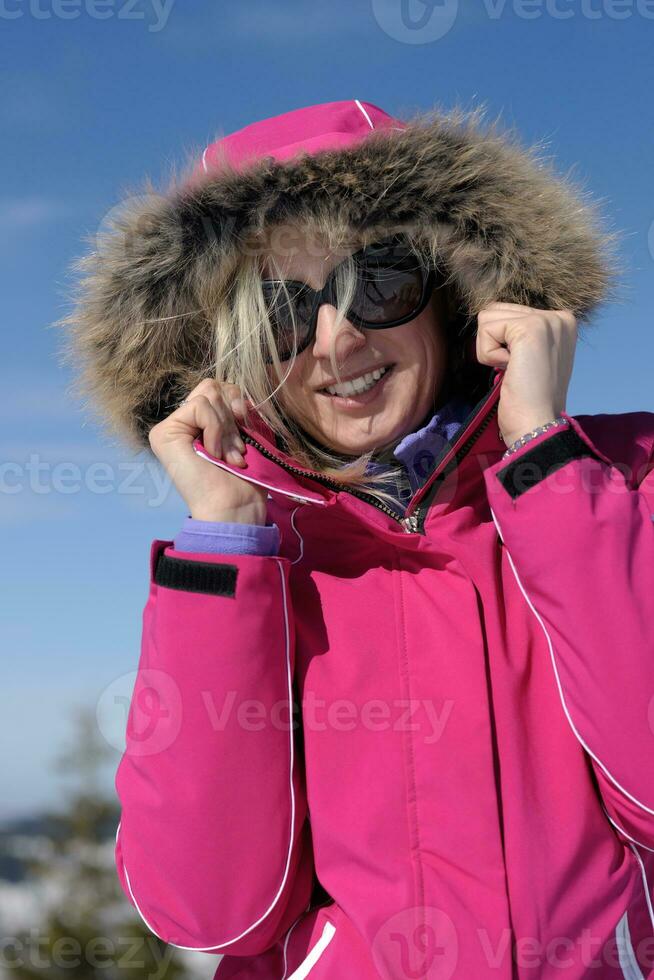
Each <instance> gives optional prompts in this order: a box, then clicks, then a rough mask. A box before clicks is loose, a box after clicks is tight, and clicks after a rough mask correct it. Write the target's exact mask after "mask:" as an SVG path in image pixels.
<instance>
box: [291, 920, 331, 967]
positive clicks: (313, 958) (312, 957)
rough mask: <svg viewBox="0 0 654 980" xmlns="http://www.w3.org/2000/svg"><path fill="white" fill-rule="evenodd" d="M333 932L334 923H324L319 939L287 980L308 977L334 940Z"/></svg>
mask: <svg viewBox="0 0 654 980" xmlns="http://www.w3.org/2000/svg"><path fill="white" fill-rule="evenodd" d="M335 932H336V926H335V925H334V923H333V922H325V927H324V929H323V931H322V934H321V936H320V939H319V940H318V942H317V943H315V945H313V946H312V947H311V950H310V952H309V955H308V956H307V957H306V958H305V959H303V960H302V962H301V963H300V965H299V966H298V968H297V970H294V971H293V973H291V975H290V977H289V978H288V980H304V977H306V976H308V974H309V973H310V972H311V970H313V968H314V966H315V965H316V963H317V962H318V960H319V959H320V957H321V956H322V954H323V953H324V952H325V950H326V949H327V947H328V946H329V944H330V942H331V941H332V939H333V938H334V933H335Z"/></svg>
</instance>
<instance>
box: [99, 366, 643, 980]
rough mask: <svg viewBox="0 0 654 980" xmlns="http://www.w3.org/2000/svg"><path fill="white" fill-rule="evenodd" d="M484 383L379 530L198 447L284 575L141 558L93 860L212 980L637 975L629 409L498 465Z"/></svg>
mask: <svg viewBox="0 0 654 980" xmlns="http://www.w3.org/2000/svg"><path fill="white" fill-rule="evenodd" d="M501 381H502V372H501V371H497V372H495V373H494V375H493V383H492V385H491V386H490V389H489V390H488V392H487V394H486V395H485V396H484V397H483V398H482V399H481V401H480V402H479V403H478V404H477V405H476V406H475V409H474V410H473V412H472V413H471V414H470V416H469V417H468V419H467V421H466V422H465V423H464V425H463V427H462V428H461V430H460V431H459V433H458V434H457V436H456V438H455V440H454V442H453V443H452V445H451V446H448V447H446V450H445V452H444V455H443V456H442V457H441V459H440V460H439V461H438V463H437V465H436V467H435V469H434V471H433V473H432V474H431V477H430V478H429V479H428V480H427V482H426V484H425V485H424V486H423V487H421V488H420V490H419V491H417V492H416V493H415V495H414V497H413V499H412V500H411V503H410V505H409V506H408V508H407V511H406V516H405V518H404V519H401V518H399V517H398V516H397V515H395V514H393V513H392V512H391V511H390V510H388V512H387V511H386V510H385V509H384V508H383V507H381V506H379V505H378V504H376V503H375V502H374V501H373V500H372V499H371V498H369V497H367V496H366V494H365V493H352V492H349V491H343V490H339V489H338V485H333V484H331V483H330V481H327V480H325V479H324V478H321V477H320V476H319V475H317V474H311V473H308V472H307V471H303V470H301V469H300V468H299V467H297V466H296V465H295V464H294V463H293V461H292V460H290V459H289V458H288V457H285V456H284V455H283V454H282V453H281V452H280V450H279V449H277V448H276V445H275V440H274V437H273V435H272V433H271V432H270V430H269V429H268V428H267V426H266V425H265V423H263V421H262V420H261V419H260V418H259V417H258V416H256V415H253V416H252V417H251V418H252V419H253V421H251V422H250V423H249V425H248V427H247V428H242V430H241V431H242V434H243V435H244V438H245V439H246V441H247V443H248V448H247V454H246V461H247V468H245V469H240V468H239V467H233V466H230V465H229V464H226V463H224V462H222V461H219V460H215V459H213V457H211V456H209V454H208V453H206V451H205V450H204V449H203V447H202V445H201V443H200V442H199V441H197V442H196V445H195V448H196V450H197V451H198V452H199V453H202V454H203V455H205V456H206V458H208V459H210V460H212V461H213V462H215V464H216V465H218V466H222V467H223V468H225V469H228V470H231V471H232V472H233V473H235V474H236V475H238V476H239V477H241V478H242V479H245V480H253V481H256V482H258V483H259V484H262V485H264V486H266V487H267V488H268V491H269V515H270V519H271V520H273V521H275V523H277V524H278V526H279V528H280V531H281V537H282V544H281V552H280V555H279V556H278V557H277V556H274V557H272V556H271V557H268V556H266V557H262V556H249V555H233V554H230V555H228V556H226V555H225V556H222V555H200V556H198V555H197V554H193V555H191V554H189V553H183V552H177V551H175V550H174V549H173V548H172V545H171V542H170V541H164V540H157V541H154V542H153V544H152V548H151V560H150V573H151V584H150V593H149V597H148V600H147V603H146V606H145V610H144V615H143V645H142V651H141V656H140V662H139V668H138V676H137V680H136V684H135V688H134V692H133V697H132V702H131V708H130V714H129V721H128V730H127V749H126V751H125V754H124V756H123V758H122V760H121V762H120V765H119V768H118V772H117V777H116V787H117V791H118V794H119V797H120V801H121V804H122V818H121V824H120V827H119V830H118V834H117V842H116V859H117V867H118V871H119V875H120V879H121V882H122V885H123V888H124V890H125V892H126V894H127V896H128V898H129V899H130V901H131V902H132V903H133V904H134V906H135V907H136V908H137V909H138V911H139V912H140V914H141V916H142V917H143V920H144V921H145V923H146V924H147V926H148V927H149V928H150V929H151V930H152V932H154V933H155V934H156V935H158V936H160V937H161V938H162V939H164V940H165V941H166V942H168V943H171V944H173V945H175V946H178V947H181V948H186V949H196V950H204V951H206V952H208V953H213V954H216V955H219V954H223V956H222V959H221V960H220V962H219V966H218V971H217V974H216V976H217V977H218V978H220V980H227V978H236V977H238V978H259V980H290V978H295V980H298V978H301V977H306V976H310V977H311V980H323V978H329V980H378V978H380V977H382V978H401V980H405V978H422V977H425V978H437V980H443V978H449V977H456V978H463V980H486V978H489V980H490V978H493V980H512V978H520V980H522V978H542V980H554V978H565V980H572V978H575V980H576V978H597V980H613V978H618V977H619V978H628V980H639V978H642V977H652V976H654V912H653V909H652V897H651V889H652V884H653V882H654V769H653V759H654V753H653V751H652V750H653V747H654V734H653V732H654V630H653V628H652V619H653V614H654V526H653V524H652V514H653V513H654V469H653V465H654V413H649V412H630V413H625V414H619V415H608V414H602V415H579V416H576V417H574V418H573V417H570V416H566V417H567V419H568V422H569V427H568V428H561V429H553V430H550V431H548V432H546V433H544V434H542V435H540V436H539V437H537V438H536V439H535V440H532V441H531V442H529V443H528V444H526V445H525V446H523V447H522V448H521V449H520V450H519V451H518V452H516V453H515V454H514V455H513V456H511V457H509V458H507V459H504V460H502V459H501V456H502V453H503V451H504V449H505V446H504V444H503V443H502V442H501V439H500V436H499V431H498V426H497V404H498V400H499V393H500V389H501Z"/></svg>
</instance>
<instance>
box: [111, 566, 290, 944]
mask: <svg viewBox="0 0 654 980" xmlns="http://www.w3.org/2000/svg"><path fill="white" fill-rule="evenodd" d="M275 561H276V562H277V568H278V570H279V577H280V579H281V584H282V596H283V601H284V629H285V634H286V636H285V640H286V642H285V649H286V685H287V691H288V699H289V704H292V703H293V687H292V685H293V678H292V674H291V643H290V624H289V618H288V602H287V593H286V581H285V578H284V569H283V567H282V563H281V561H280V560H279V559H278V558H276V559H275ZM289 758H290V763H289V783H290V802H291V820H290V831H289V843H288V853H287V855H286V865H285V867H284V873H283V876H282V882H281V884H280V886H279V888H278V890H277V894H276V895H275V897H274V898H273V900H272V902H271V903H270V905H269V906H268V908H267V909H266V911H265V912H264V913H263V914H262V915H260V916H259V918H258V919H257V920H256V922H253V923H252V925H250V926H248V927H247V929H244V930H243V932H241V933H239V935H238V936H234V937H233V938H232V939H225V940H224V941H223V942H221V943H214V944H211V945H209V946H182V945H181V944H180V943H173V942H171V941H170V940H169V939H166V938H165V936H160V935H159V933H158V932H157V931H156V929H154V928H153V927H152V926H151V924H150V923H149V922H148V920H147V918H146V917H145V915H144V914H143V912H142V911H141V908H140V907H139V904H138V902H137V901H136V897H135V895H134V891H133V889H132V883H131V881H130V878H129V875H128V873H127V867H126V866H125V862H124V860H123V871H124V872H125V880H126V881H127V887H128V888H129V893H130V895H131V896H132V901H133V902H134V907H135V908H136V911H137V912H138V914H139V915H140V916H141V918H142V919H143V922H144V923H145V925H146V926H147V928H148V929H149V930H150V932H151V933H153V935H155V936H156V937H157V938H158V939H161V940H162V942H165V943H167V944H168V945H169V946H174V947H175V948H176V949H192V950H196V951H197V952H201V953H207V952H211V951H212V950H214V949H222V948H223V946H230V945H231V944H232V943H235V942H238V940H239V939H242V938H243V937H244V936H247V934H248V933H249V932H252V930H253V929H256V927H257V926H258V925H260V924H261V923H262V922H263V921H264V919H266V918H267V917H268V916H269V915H270V913H271V912H272V910H273V909H274V908H275V905H276V904H277V902H278V901H279V898H280V895H281V894H282V892H283V890H284V885H285V884H286V879H287V878H288V869H289V867H290V864H291V854H292V850H293V837H294V833H295V790H294V788H293V766H294V759H295V745H294V740H293V726H292V725H289ZM119 832H120V823H119V824H118V830H117V831H116V842H117V841H118V834H119Z"/></svg>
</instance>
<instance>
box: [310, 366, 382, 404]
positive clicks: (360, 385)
mask: <svg viewBox="0 0 654 980" xmlns="http://www.w3.org/2000/svg"><path fill="white" fill-rule="evenodd" d="M387 371H388V368H377V369H376V370H375V371H371V372H370V373H369V374H363V375H362V376H361V377H360V378H354V379H353V380H352V381H346V382H345V383H344V384H342V385H329V387H328V388H326V389H325V391H328V392H329V394H330V395H340V396H341V397H342V398H343V397H345V396H346V395H360V394H362V393H363V392H364V391H368V389H369V388H372V386H373V385H375V384H377V382H378V381H379V379H380V378H381V377H383V376H384V375H385V374H386V372H387Z"/></svg>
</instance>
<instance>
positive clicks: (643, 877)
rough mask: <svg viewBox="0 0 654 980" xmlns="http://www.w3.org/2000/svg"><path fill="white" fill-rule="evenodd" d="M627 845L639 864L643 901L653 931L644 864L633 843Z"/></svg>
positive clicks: (650, 901)
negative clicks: (643, 894) (645, 903)
mask: <svg viewBox="0 0 654 980" xmlns="http://www.w3.org/2000/svg"><path fill="white" fill-rule="evenodd" d="M629 847H630V848H631V850H632V851H633V852H634V854H635V855H636V859H637V861H638V863H639V865H640V874H641V877H642V879H643V891H644V892H645V901H646V902H647V911H648V912H649V918H650V922H651V923H652V930H653V931H654V908H652V896H651V893H650V890H649V882H648V881H647V872H646V871H645V864H644V863H643V859H642V857H641V856H640V854H639V853H638V851H637V850H636V847H635V845H634V844H630V845H629Z"/></svg>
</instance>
